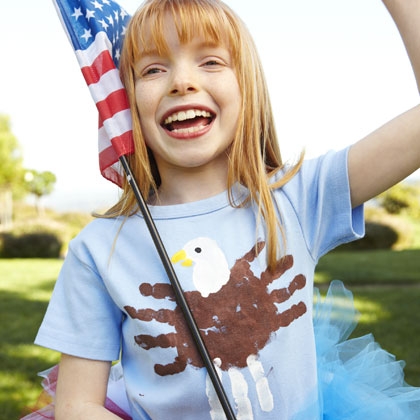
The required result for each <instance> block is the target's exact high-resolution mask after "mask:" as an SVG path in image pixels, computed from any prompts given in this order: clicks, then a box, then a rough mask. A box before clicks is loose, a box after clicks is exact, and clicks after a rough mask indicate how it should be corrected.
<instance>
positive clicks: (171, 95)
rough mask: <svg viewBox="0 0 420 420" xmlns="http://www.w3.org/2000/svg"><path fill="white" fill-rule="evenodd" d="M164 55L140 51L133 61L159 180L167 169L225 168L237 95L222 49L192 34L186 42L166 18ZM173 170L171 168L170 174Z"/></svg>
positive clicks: (138, 97) (142, 116) (228, 58)
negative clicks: (179, 37) (166, 43)
mask: <svg viewBox="0 0 420 420" xmlns="http://www.w3.org/2000/svg"><path fill="white" fill-rule="evenodd" d="M165 32H166V33H165V37H166V40H167V42H168V47H169V48H168V53H166V54H165V55H159V54H158V53H157V52H152V53H150V54H147V55H144V56H143V57H142V58H141V59H140V60H139V62H138V63H137V65H136V74H137V79H136V85H135V92H136V101H137V108H138V112H139V115H140V123H141V128H142V132H143V135H144V138H145V141H146V144H147V145H148V146H149V148H150V149H151V150H152V152H153V154H154V157H155V160H156V163H157V165H158V169H159V172H160V176H161V178H162V181H164V179H165V174H167V173H168V172H167V170H168V169H169V168H170V169H171V171H173V170H174V169H176V170H178V171H188V170H189V169H191V168H198V167H206V168H210V169H211V168H214V170H215V171H218V172H220V165H222V166H223V167H225V168H227V159H228V158H227V154H226V149H227V148H228V147H229V145H230V144H231V142H232V140H233V138H234V135H235V131H236V127H237V122H238V118H239V112H240V108H241V93H240V89H239V85H238V81H237V78H236V75H235V71H234V68H233V63H232V58H231V55H230V52H229V50H228V49H227V48H225V47H224V46H220V45H214V44H209V43H208V42H206V41H205V39H204V38H203V37H200V36H197V37H194V39H193V40H192V41H191V42H189V43H186V44H181V43H180V42H179V39H178V35H177V32H176V28H175V25H174V23H173V21H172V20H169V19H167V25H165ZM170 173H173V172H170Z"/></svg>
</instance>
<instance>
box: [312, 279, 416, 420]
mask: <svg viewBox="0 0 420 420" xmlns="http://www.w3.org/2000/svg"><path fill="white" fill-rule="evenodd" d="M357 317H358V313H357V311H356V309H355V307H354V303H353V295H352V293H351V292H350V291H348V290H347V289H345V287H344V285H343V283H342V282H340V281H333V282H332V283H331V285H330V287H329V290H328V293H327V295H326V297H325V299H322V298H321V296H320V293H319V291H318V290H317V289H315V299H314V329H315V339H316V348H317V359H318V361H317V363H318V378H319V398H320V401H321V402H322V404H321V408H320V410H321V413H320V416H319V417H320V419H324V420H337V419H340V420H366V419H369V420H419V419H420V388H415V387H412V386H409V385H408V384H407V383H406V382H405V381H404V371H403V369H404V362H402V361H397V360H396V359H395V357H394V356H393V355H391V354H389V353H388V352H386V351H385V350H383V349H382V348H381V347H380V345H379V344H378V343H376V342H375V340H374V338H373V336H372V335H371V334H369V335H365V336H363V337H359V338H353V339H348V338H349V336H350V334H351V333H352V332H353V331H354V328H355V327H356V324H357Z"/></svg>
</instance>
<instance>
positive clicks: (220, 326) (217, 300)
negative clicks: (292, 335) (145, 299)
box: [125, 238, 307, 411]
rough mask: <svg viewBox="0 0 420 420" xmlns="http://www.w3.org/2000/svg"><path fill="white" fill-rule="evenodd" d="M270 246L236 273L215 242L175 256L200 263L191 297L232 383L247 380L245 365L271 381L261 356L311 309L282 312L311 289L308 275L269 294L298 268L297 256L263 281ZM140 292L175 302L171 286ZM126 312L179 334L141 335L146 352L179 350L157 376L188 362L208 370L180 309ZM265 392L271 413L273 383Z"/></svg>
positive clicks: (199, 242)
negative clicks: (260, 268) (258, 261)
mask: <svg viewBox="0 0 420 420" xmlns="http://www.w3.org/2000/svg"><path fill="white" fill-rule="evenodd" d="M264 246H265V244H264V242H259V243H258V244H257V245H256V246H255V247H253V248H252V249H251V250H250V251H249V252H247V253H246V254H245V255H244V256H243V257H242V258H240V259H238V260H237V261H236V262H235V264H234V266H233V267H232V268H231V269H230V270H229V269H227V263H226V260H225V258H224V255H223V253H222V252H221V250H220V248H219V247H218V246H217V244H216V243H215V242H214V241H213V240H211V239H209V238H197V239H194V240H192V241H190V242H188V243H187V244H186V245H185V247H184V248H183V250H182V251H181V252H180V253H177V254H175V256H174V257H173V261H174V262H181V261H182V263H183V265H186V266H190V265H192V264H194V271H193V281H194V284H195V286H196V287H197V289H198V291H192V292H185V293H184V294H185V297H186V299H187V301H188V304H189V306H190V308H191V311H192V312H193V314H194V318H195V320H196V322H197V325H198V327H199V329H200V331H201V335H202V337H203V339H204V340H205V343H206V347H207V349H208V351H209V354H210V356H211V357H212V359H213V360H214V361H215V364H216V366H217V368H218V369H220V370H223V371H228V372H229V375H230V377H231V380H232V379H235V381H236V382H237V383H239V382H240V381H241V377H242V375H240V374H239V375H238V369H241V368H245V367H248V368H250V371H251V373H252V375H253V376H254V380H255V381H256V382H257V381H260V382H261V381H263V382H264V381H265V382H266V380H267V379H266V377H265V375H264V371H263V368H262V366H261V363H260V362H259V361H258V357H257V356H258V352H259V351H260V350H262V349H263V348H264V347H265V346H266V345H267V343H268V342H269V341H270V338H271V336H272V334H273V333H275V332H276V331H277V330H279V329H280V328H282V327H283V328H284V327H287V326H288V325H290V324H291V323H292V322H293V321H295V320H296V319H298V318H299V317H301V316H302V315H303V314H305V313H306V311H307V308H306V305H305V304H304V303H303V302H299V303H297V304H293V305H291V306H290V307H289V308H288V309H286V310H284V311H283V312H279V310H278V307H277V304H280V303H284V302H287V301H288V300H289V299H290V298H291V296H292V295H293V294H294V293H295V292H296V291H297V290H300V289H303V288H304V287H305V285H306V278H305V276H304V275H302V274H299V275H297V276H295V277H294V278H293V280H292V281H291V282H290V284H289V285H288V286H287V287H285V288H282V289H274V290H271V292H270V291H269V290H268V286H269V285H270V284H271V283H272V282H273V281H274V280H276V279H278V278H280V277H281V276H282V275H283V274H284V273H285V272H287V271H288V270H290V269H291V268H292V266H293V257H292V256H291V255H287V256H285V257H283V258H282V259H281V260H279V262H278V264H277V266H276V267H275V269H274V270H273V271H271V272H270V271H268V270H265V271H264V272H262V273H261V275H260V277H257V276H256V275H255V274H254V273H253V271H252V269H251V263H252V262H253V261H254V260H255V258H256V257H257V256H258V254H259V253H260V252H261V251H262V249H263V248H264ZM209 283H210V284H209ZM139 289H140V293H141V294H142V295H143V296H150V297H153V298H155V299H170V300H175V296H174V294H173V291H172V287H171V286H170V285H169V284H164V283H158V284H155V285H150V284H146V283H144V284H141V285H140V288H139ZM125 309H126V311H127V313H128V314H129V316H130V317H132V318H134V319H139V320H141V321H152V320H155V321H158V322H161V323H167V324H169V325H171V326H172V327H173V328H174V330H175V332H173V333H168V334H164V335H159V336H157V337H153V336H150V335H137V336H136V337H135V341H136V343H137V344H138V345H139V346H140V347H142V348H144V349H146V350H148V349H151V348H157V347H160V348H169V347H173V348H176V350H177V357H176V358H175V359H174V361H173V362H172V363H169V364H166V365H161V364H156V365H155V372H156V373H157V374H159V375H161V376H165V375H171V374H176V373H180V372H182V371H184V370H185V368H186V366H187V364H190V365H192V366H195V367H199V368H200V367H203V366H204V365H203V363H202V361H201V358H200V356H199V354H198V352H197V350H196V348H195V344H194V342H193V340H192V337H191V335H190V333H189V331H188V329H187V326H186V325H185V321H184V319H183V315H182V312H181V310H180V308H179V307H178V306H177V307H176V308H175V310H168V309H160V310H153V309H135V308H133V307H130V306H126V307H125ZM232 375H233V376H232ZM238 381H239V382H238ZM259 388H260V389H262V390H264V391H263V392H262V394H264V396H261V398H262V399H265V400H267V398H268V400H269V401H268V402H267V401H266V403H265V406H266V409H265V411H271V409H272V407H271V405H270V404H272V399H271V400H270V396H271V392H270V390H269V389H268V384H266V386H265V388H264V387H261V386H260V387H259ZM261 398H260V403H261ZM209 400H210V398H209ZM270 401H271V402H270Z"/></svg>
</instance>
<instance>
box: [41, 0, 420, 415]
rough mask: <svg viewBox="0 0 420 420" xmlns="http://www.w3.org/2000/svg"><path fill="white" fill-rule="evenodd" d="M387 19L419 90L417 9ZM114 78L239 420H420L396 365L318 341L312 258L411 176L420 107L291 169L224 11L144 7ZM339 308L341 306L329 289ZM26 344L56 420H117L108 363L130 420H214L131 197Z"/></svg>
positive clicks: (363, 345)
mask: <svg viewBox="0 0 420 420" xmlns="http://www.w3.org/2000/svg"><path fill="white" fill-rule="evenodd" d="M384 3H385V5H386V6H387V7H388V9H389V10H390V12H391V15H392V16H393V17H394V20H395V21H396V23H397V25H398V27H399V29H400V32H401V34H402V36H403V39H404V41H405V44H406V47H407V50H408V52H409V55H410V58H411V60H412V63H413V68H414V71H415V74H416V77H417V80H420V32H419V28H420V2H419V1H417V0H404V1H401V0H384ZM120 74H121V78H122V81H123V84H124V86H125V88H126V91H127V94H128V97H129V101H130V106H131V115H132V120H133V134H134V141H135V153H134V154H133V155H131V156H129V157H128V159H129V162H130V166H131V168H132V170H133V172H134V174H135V176H136V178H137V182H138V183H139V186H140V189H141V191H142V193H143V195H144V196H145V197H147V200H148V203H149V205H150V211H151V214H152V216H153V218H154V220H155V223H156V225H157V228H158V230H159V232H160V235H161V237H162V239H163V242H164V244H165V246H166V249H167V250H168V253H169V254H170V255H173V258H172V261H173V263H174V264H175V265H176V269H177V275H178V277H179V279H180V282H181V284H182V287H183V290H184V291H185V296H186V299H187V301H188V303H189V305H190V307H191V309H192V312H193V314H194V317H195V319H196V322H197V324H198V326H199V328H200V331H201V333H202V336H203V339H204V341H205V342H206V345H207V347H208V350H209V353H210V355H211V358H212V360H213V361H214V363H215V366H216V367H217V370H218V373H219V375H220V378H221V381H222V383H223V385H224V387H225V389H226V391H227V395H228V398H229V400H230V402H231V404H232V406H233V407H234V409H235V413H236V415H237V418H238V419H276V420H280V419H281V420H288V419H295V420H298V419H301V420H310V419H322V418H331V419H374V418H376V419H381V420H384V419H393V420H395V419H415V418H419V416H420V409H419V408H418V407H419V401H420V392H419V390H418V389H415V388H412V387H409V386H408V385H406V384H404V382H403V372H402V368H401V366H400V365H397V366H396V364H395V363H391V362H392V358H391V357H390V356H389V355H387V353H385V352H384V351H382V350H381V349H380V348H378V347H377V346H376V345H375V344H374V343H373V342H372V341H368V342H366V341H365V342H358V344H357V346H356V344H355V343H354V342H352V343H351V344H346V342H344V343H341V341H342V339H346V338H347V336H348V334H349V333H348V331H346V333H345V332H344V331H341V330H340V329H339V326H338V325H336V324H335V323H334V313H333V314H331V318H328V319H327V320H326V321H325V325H324V326H328V327H329V328H328V331H323V329H322V328H321V327H322V325H319V324H318V323H317V321H316V322H315V325H314V320H313V318H314V314H313V309H312V306H313V305H312V301H313V277H314V270H315V266H316V264H317V262H318V260H319V258H320V257H321V256H323V255H324V254H325V253H327V252H328V251H330V250H332V249H333V248H335V247H336V246H338V245H340V244H342V243H345V242H349V241H352V240H355V239H358V238H360V237H361V236H362V235H363V233H364V224H363V206H362V204H363V203H364V202H365V201H366V200H369V199H370V198H372V197H374V196H375V195H377V194H378V193H380V192H381V191H383V190H385V189H386V188H388V187H390V186H391V185H393V184H395V183H397V182H399V181H400V180H401V179H403V178H404V177H406V176H408V175H409V174H410V173H412V172H413V171H415V170H416V169H417V168H419V166H420V108H419V107H416V108H414V109H412V110H410V111H408V112H406V113H405V114H403V115H401V116H399V117H397V118H396V119H395V120H393V121H391V122H390V123H388V124H387V125H385V126H383V127H381V128H379V129H378V130H377V131H375V132H373V133H372V134H370V135H368V136H367V137H366V138H365V139H363V140H361V141H360V142H358V143H356V144H354V145H353V146H351V147H348V148H346V149H343V150H340V151H332V152H329V153H327V154H326V155H324V156H321V157H319V158H317V159H313V160H303V158H301V159H300V160H299V162H297V163H296V164H295V165H285V164H284V163H283V161H282V159H281V155H280V150H279V145H278V141H277V137H276V133H275V129H274V120H273V116H272V112H271V106H270V100H269V95H268V92H267V88H266V85H265V81H264V76H263V71H262V68H261V64H260V61H259V58H258V55H257V52H256V50H255V46H254V43H253V41H252V39H251V37H250V35H249V33H248V31H247V29H246V27H245V26H244V24H243V23H242V21H241V20H240V19H239V18H238V17H237V16H236V14H235V13H234V12H233V11H232V10H231V9H230V8H229V7H227V6H226V5H225V4H224V3H222V2H220V1H218V0H148V1H146V2H145V3H144V4H143V5H142V6H141V7H140V9H139V10H138V11H137V13H136V14H135V15H134V16H133V18H132V19H131V22H130V25H129V27H128V29H127V34H126V38H125V41H124V48H123V52H122V56H121V65H120ZM335 296H336V297H337V298H338V299H347V300H348V299H351V297H350V296H349V293H348V292H346V291H345V290H344V289H343V287H342V286H341V285H340V284H338V283H334V285H333V286H332V288H331V291H330V297H331V299H333V300H334V297H335ZM342 308H343V307H342ZM346 308H347V309H348V307H345V308H344V309H346ZM330 309H331V310H336V309H337V308H336V307H335V306H334V304H333V305H332V307H331V308H330ZM344 309H341V310H343V311H344ZM321 312H322V310H321ZM346 313H347V315H348V314H349V313H350V314H353V315H354V310H353V309H352V308H351V307H350V309H348V310H347V312H346ZM317 315H319V312H317ZM352 322H353V318H352V317H351V319H349V320H348V323H349V324H350V325H351V324H352ZM342 327H343V329H349V325H348V324H346V325H343V326H342ZM314 329H316V331H317V336H315V334H314ZM347 333H348V334H347ZM328 340H330V341H328ZM36 342H37V343H38V344H40V345H43V346H47V347H50V348H53V349H55V350H57V351H60V352H61V353H62V359H61V362H60V369H59V377H58V386H57V395H56V412H55V415H56V418H57V419H67V418H68V419H83V418H86V419H112V418H118V417H117V416H116V414H113V413H112V412H111V411H112V410H110V409H108V408H109V405H107V407H108V408H105V405H106V404H105V401H106V396H107V384H108V379H109V375H110V369H111V364H112V362H113V361H115V360H119V359H121V366H122V369H123V374H122V375H123V378H124V382H125V388H126V393H127V400H128V403H127V409H126V411H127V413H128V416H129V417H130V418H133V419H169V418H170V419H183V420H185V419H192V420H197V419H200V420H202V419H203V420H204V419H213V420H216V419H224V418H225V415H224V413H223V411H222V409H221V407H220V403H219V401H218V399H217V396H216V394H215V392H214V390H213V388H212V386H211V383H210V382H209V380H208V377H207V374H206V370H205V369H204V367H203V363H202V361H201V359H200V357H199V355H198V353H197V350H196V349H195V346H194V343H193V341H192V339H191V337H190V334H189V332H188V330H187V329H186V327H185V323H184V320H183V318H182V315H181V312H180V310H179V307H178V305H177V304H176V302H175V299H174V295H173V292H172V290H171V288H170V286H169V282H168V279H167V277H166V274H165V271H164V269H163V267H162V266H161V264H160V260H159V258H158V255H157V254H156V251H155V249H154V246H153V243H152V241H151V239H150V237H149V235H148V231H147V227H146V225H145V223H144V220H143V217H142V216H141V214H140V213H139V212H138V208H137V205H136V201H135V197H134V194H133V193H132V191H131V189H130V186H129V185H128V183H125V185H124V186H123V193H122V196H121V199H120V200H119V202H118V203H117V204H116V205H115V206H114V207H113V208H111V209H110V210H109V211H108V212H107V213H106V214H105V215H104V216H103V217H101V218H98V219H96V220H95V221H94V222H93V223H91V224H90V225H89V226H87V227H86V228H85V229H84V230H83V231H82V232H81V233H80V234H79V236H78V237H77V238H75V239H74V240H73V241H72V242H71V244H70V247H69V252H68V256H67V258H66V260H65V262H64V264H63V268H62V271H61V273H60V276H59V279H58V281H57V285H56V287H55V290H54V293H53V296H52V299H51V302H50V305H49V308H48V311H47V314H46V316H45V319H44V321H43V323H42V326H41V328H40V330H39V333H38V336H37V339H36ZM325 343H327V344H328V346H327V348H326V349H325V348H324V347H323V346H325ZM340 343H341V344H340ZM339 346H340V347H339ZM346 346H348V347H346ZM339 348H340V349H341V353H340V352H339V350H338V349H339ZM350 348H351V349H352V352H353V353H352V355H353V356H357V360H358V361H359V362H358V364H357V366H355V368H354V366H353V369H352V367H351V366H349V364H348V363H347V360H346V359H345V358H343V357H342V354H343V353H345V352H344V351H343V349H344V350H347V349H350ZM363 355H365V356H366V357H363ZM375 358H376V360H378V359H379V360H380V362H381V364H380V366H379V365H377V364H375V363H374V362H370V363H368V362H367V360H368V359H371V360H372V359H375ZM321 359H322V360H323V361H322V363H321V362H320V360H321ZM327 360H328V364H327V363H326V362H327ZM384 360H386V362H389V363H384ZM392 369H393V372H394V376H393V378H394V379H393V381H392V380H390V381H388V378H390V377H391V376H390V375H388V373H389V372H390V371H391V370H392ZM370 372H381V374H382V377H384V378H386V380H385V382H386V383H387V385H386V386H383V383H378V381H377V378H378V376H376V377H375V381H372V380H366V377H368V378H369V375H367V374H366V375H365V377H364V379H363V378H362V376H363V375H361V373H370ZM372 382H373V383H372ZM375 382H376V383H375Z"/></svg>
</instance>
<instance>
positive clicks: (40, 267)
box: [0, 250, 420, 420]
mask: <svg viewBox="0 0 420 420" xmlns="http://www.w3.org/2000/svg"><path fill="white" fill-rule="evenodd" d="M419 260H420V250H407V251H398V252H397V251H363V252H357V251H351V252H347V251H341V252H333V253H330V254H329V255H327V256H325V257H323V258H322V259H321V261H320V263H319V266H318V269H317V273H316V282H317V285H318V286H320V288H321V290H322V291H325V290H326V287H327V283H329V282H330V281H331V280H332V279H340V280H343V281H344V283H345V285H346V286H347V287H348V288H349V289H350V290H351V291H352V292H353V294H354V296H355V301H356V306H357V308H358V310H359V311H360V312H361V318H360V323H359V325H358V327H357V328H356V331H355V333H354V335H355V336H360V335H364V334H366V333H369V332H372V333H373V334H374V336H375V338H376V339H377V341H378V342H379V343H380V344H381V345H382V347H384V348H385V349H386V350H388V351H389V352H390V353H392V354H395V355H396V357H397V359H403V360H405V361H406V362H407V367H406V379H407V382H409V383H410V384H412V385H415V386H420V357H419V353H418V349H419V348H420V311H419V309H418V308H419V304H420V263H419ZM61 265H62V261H61V260H30V259H27V260H22V259H20V260H19V259H16V260H2V259H0V273H1V281H0V320H1V322H0V420H13V419H18V418H19V417H20V415H21V414H22V412H23V410H24V408H25V407H27V406H30V405H32V404H34V403H35V401H36V399H37V397H38V395H39V392H40V390H41V387H40V378H39V377H38V376H37V372H39V371H42V370H44V369H46V368H48V367H50V366H52V365H54V364H55V363H57V362H58V357H59V356H58V354H57V353H55V352H53V351H50V350H47V349H43V348H40V347H37V346H35V345H33V344H32V343H33V340H34V337H35V335H36V331H37V329H38V327H39V325H40V323H41V320H42V317H43V315H44V312H45V310H46V307H47V304H48V300H49V298H50V295H51V291H52V288H53V286H54V282H55V279H56V277H57V274H58V271H59V269H60V267H61Z"/></svg>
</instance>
